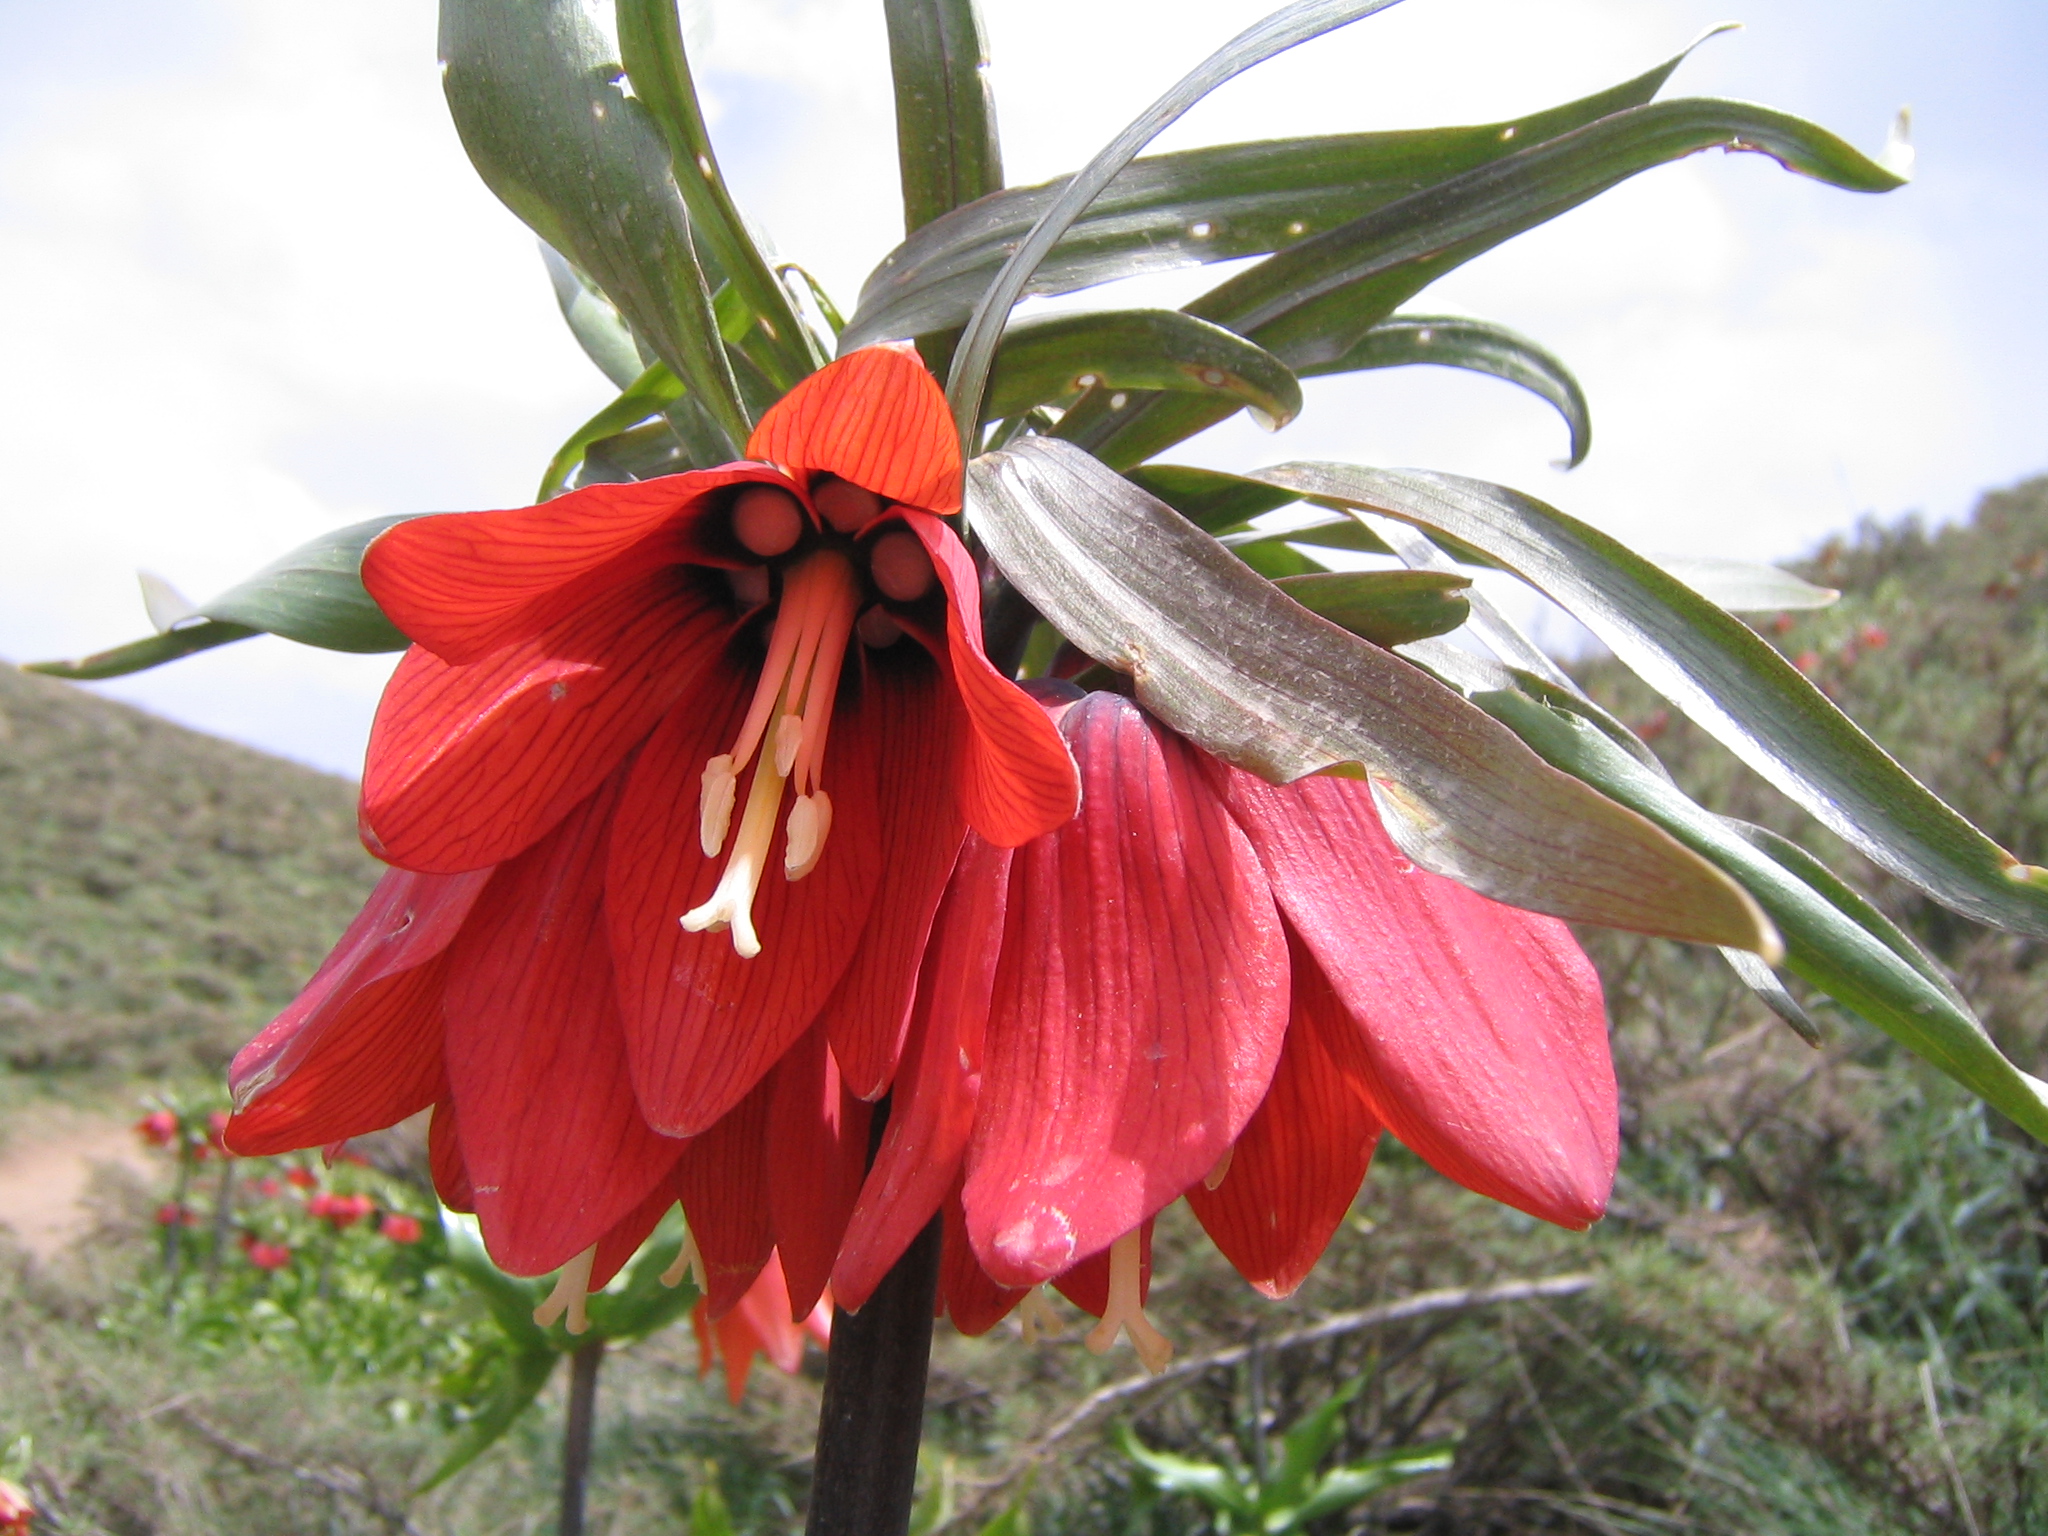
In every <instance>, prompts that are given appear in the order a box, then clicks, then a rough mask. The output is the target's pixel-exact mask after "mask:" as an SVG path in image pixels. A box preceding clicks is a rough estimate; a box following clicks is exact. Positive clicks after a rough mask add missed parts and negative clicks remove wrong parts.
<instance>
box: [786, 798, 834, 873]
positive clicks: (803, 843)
mask: <svg viewBox="0 0 2048 1536" xmlns="http://www.w3.org/2000/svg"><path fill="white" fill-rule="evenodd" d="M831 831H832V797H831V796H830V795H828V794H826V793H825V791H823V790H822V789H820V790H817V791H815V792H813V793H811V794H808V795H798V796H797V797H796V799H795V800H794V801H793V802H791V804H790V807H789V820H788V821H787V822H785V823H784V824H783V833H784V837H785V844H784V847H783V850H782V872H783V874H785V875H787V876H788V877H789V878H790V879H792V880H801V879H803V877H804V876H805V875H808V874H809V873H810V872H811V871H812V870H814V869H816V868H817V867H818V855H819V854H821V853H823V852H824V851H825V838H826V836H827V835H828V834H829V833H830V832H831Z"/></svg>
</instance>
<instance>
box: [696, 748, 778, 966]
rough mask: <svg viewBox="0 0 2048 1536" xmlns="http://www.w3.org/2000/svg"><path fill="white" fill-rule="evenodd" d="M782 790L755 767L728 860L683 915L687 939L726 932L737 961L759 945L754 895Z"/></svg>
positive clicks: (769, 770) (770, 768) (771, 774)
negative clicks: (706, 895) (714, 884)
mask: <svg viewBox="0 0 2048 1536" xmlns="http://www.w3.org/2000/svg"><path fill="white" fill-rule="evenodd" d="M782 784H783V778H782V775H781V774H779V773H777V772H776V771H775V765H774V764H773V763H765V762H764V763H757V764H756V765H755V767H754V782H753V784H752V785H751V786H750V787H749V788H748V790H747V810H746V814H745V815H744V816H743V817H741V818H740V830H739V836H738V837H736V838H734V839H733V845H732V856H731V857H730V858H729V859H727V860H726V865H725V873H724V874H722V875H720V876H719V877H718V888H717V889H716V890H714V891H713V892H712V893H711V899H710V900H709V901H707V902H705V903H704V905H703V906H701V907H696V908H693V909H692V910H690V911H688V912H685V913H684V914H683V927H684V928H685V929H686V930H687V931H689V932H691V933H723V932H724V931H725V930H726V929H728V928H730V929H731V930H732V947H733V950H734V952H735V953H737V954H738V955H739V957H740V958H741V959H742V960H751V959H753V958H754V956H756V955H758V954H760V953H761V940H760V937H759V935H757V934H756V933H755V932H754V892H755V891H757V890H759V889H760V886H761V871H762V869H763V867H764V866H765V865H766V864H767V861H768V844H769V842H770V840H771V839H772V838H773V837H774V835H775V808H776V807H777V806H778V805H780V804H781V803H782Z"/></svg>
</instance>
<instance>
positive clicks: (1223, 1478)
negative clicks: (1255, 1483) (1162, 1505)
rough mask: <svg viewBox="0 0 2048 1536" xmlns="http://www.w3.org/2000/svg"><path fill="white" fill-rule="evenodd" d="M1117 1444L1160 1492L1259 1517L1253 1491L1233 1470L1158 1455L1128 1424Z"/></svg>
mask: <svg viewBox="0 0 2048 1536" xmlns="http://www.w3.org/2000/svg"><path fill="white" fill-rule="evenodd" d="M1117 1443H1118V1445H1119V1446H1120V1447H1121V1448H1122V1450H1123V1453H1124V1455H1126V1456H1128V1457H1129V1458H1130V1459H1131V1460H1132V1461H1133V1462H1135V1463H1136V1464H1137V1465H1138V1467H1139V1468H1140V1470H1141V1471H1142V1472H1143V1474H1144V1476H1145V1478H1146V1480H1147V1481H1149V1482H1150V1483H1151V1484H1152V1485H1153V1486H1154V1487H1155V1488H1157V1489H1158V1490H1159V1491H1160V1492H1162V1493H1179V1494H1186V1495H1188V1496H1189V1497H1191V1498H1196V1499H1200V1500H1201V1501H1202V1502H1203V1503H1204V1504H1207V1505H1208V1506H1209V1507H1210V1508H1211V1509H1221V1510H1227V1511H1229V1512H1230V1513H1231V1514H1234V1515H1243V1516H1246V1517H1250V1516H1252V1515H1255V1514H1256V1513H1257V1505H1256V1503H1255V1501H1254V1498H1253V1495H1252V1491H1251V1489H1250V1488H1248V1487H1247V1486H1246V1485H1245V1482H1244V1479H1243V1477H1242V1476H1241V1475H1240V1474H1238V1473H1236V1472H1234V1471H1233V1470H1232V1469H1231V1468H1229V1467H1224V1466H1219V1465H1217V1464H1216V1463H1215V1462H1212V1461H1192V1460H1190V1459H1189V1458H1187V1457H1185V1456H1175V1455H1173V1454H1171V1453H1170V1452H1167V1451H1155V1450H1153V1449H1152V1448H1151V1447H1150V1446H1148V1445H1147V1444H1145V1442H1144V1441H1142V1440H1140V1439H1139V1438H1138V1436H1137V1434H1136V1433H1135V1432H1134V1431H1133V1430H1132V1429H1131V1427H1130V1426H1129V1425H1127V1424H1120V1425H1118V1426H1117Z"/></svg>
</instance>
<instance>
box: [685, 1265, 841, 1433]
mask: <svg viewBox="0 0 2048 1536" xmlns="http://www.w3.org/2000/svg"><path fill="white" fill-rule="evenodd" d="M690 1327H691V1328H692V1329H693V1330H694V1331H695V1333H696V1335H697V1374H698V1375H699V1376H700V1377H701V1376H709V1375H710V1374H711V1362H712V1360H713V1358H714V1355H715V1357H716V1358H717V1359H718V1361H719V1362H720V1363H721V1364H723V1365H724V1367H725V1394H726V1396H727V1397H729V1398H730V1399H731V1400H732V1401H733V1402H734V1403H737V1402H739V1400H740V1399H741V1398H742V1397H744V1396H745V1395H746V1391H747V1377H748V1376H749V1375H750V1374H752V1372H753V1369H754V1356H756V1355H766V1356H767V1357H768V1359H769V1361H770V1362H771V1363H772V1364H773V1365H774V1366H775V1368H776V1369H777V1370H779V1371H781V1372H783V1373H784V1374H785V1375H793V1374H795V1372H796V1369H797V1367H798V1366H800V1365H801V1364H803V1358H804V1336H805V1335H806V1334H808V1335H810V1336H811V1337H812V1338H814V1339H816V1340H817V1341H818V1347H819V1348H820V1349H824V1348H827V1347H829V1345H830V1344H831V1341H832V1298H831V1296H830V1295H829V1294H827V1295H825V1296H821V1297H820V1298H819V1299H818V1302H817V1305H816V1306H814V1307H812V1308H811V1311H810V1314H809V1315H808V1316H807V1317H805V1319H804V1320H803V1321H802V1322H801V1323H797V1322H794V1321H792V1320H791V1318H790V1315H789V1292H788V1290H787V1289H786V1288H785V1286H784V1285H783V1280H782V1265H781V1263H780V1262H779V1261H777V1260H776V1259H774V1258H773V1257H771V1258H770V1259H769V1260H768V1262H767V1264H766V1265H765V1266H764V1267H763V1268H762V1270H761V1273H760V1275H759V1276H758V1277H756V1279H755V1281H754V1283H753V1285H752V1286H751V1287H749V1289H748V1290H747V1293H746V1294H745V1295H744V1296H742V1297H741V1298H740V1300H739V1301H738V1303H737V1304H736V1305H735V1306H734V1307H733V1308H732V1310H731V1311H729V1312H727V1313H725V1314H724V1315H723V1316H722V1317H720V1318H718V1319H717V1320H716V1321H713V1320H712V1317H711V1306H710V1303H709V1301H708V1300H707V1301H700V1302H698V1303H697V1306H696V1310H694V1311H693V1312H691V1314H690Z"/></svg>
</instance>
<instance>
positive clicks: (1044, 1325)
mask: <svg viewBox="0 0 2048 1536" xmlns="http://www.w3.org/2000/svg"><path fill="white" fill-rule="evenodd" d="M1017 1323H1018V1326H1020V1327H1021V1328H1022V1329H1023V1330H1024V1342H1025V1343H1026V1344H1036V1343H1037V1342H1038V1341H1039V1340H1040V1339H1050V1338H1056V1337H1058V1335H1059V1332H1060V1315H1059V1313H1057V1312H1055V1311H1053V1309H1052V1303H1051V1302H1049V1301H1047V1300H1046V1299H1045V1292H1044V1291H1043V1290H1041V1289H1040V1288H1039V1287H1037V1286H1035V1285H1034V1286H1033V1287H1031V1289H1030V1290H1028V1291H1026V1292H1025V1293H1024V1299H1023V1300H1022V1301H1020V1302H1018V1303H1017Z"/></svg>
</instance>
